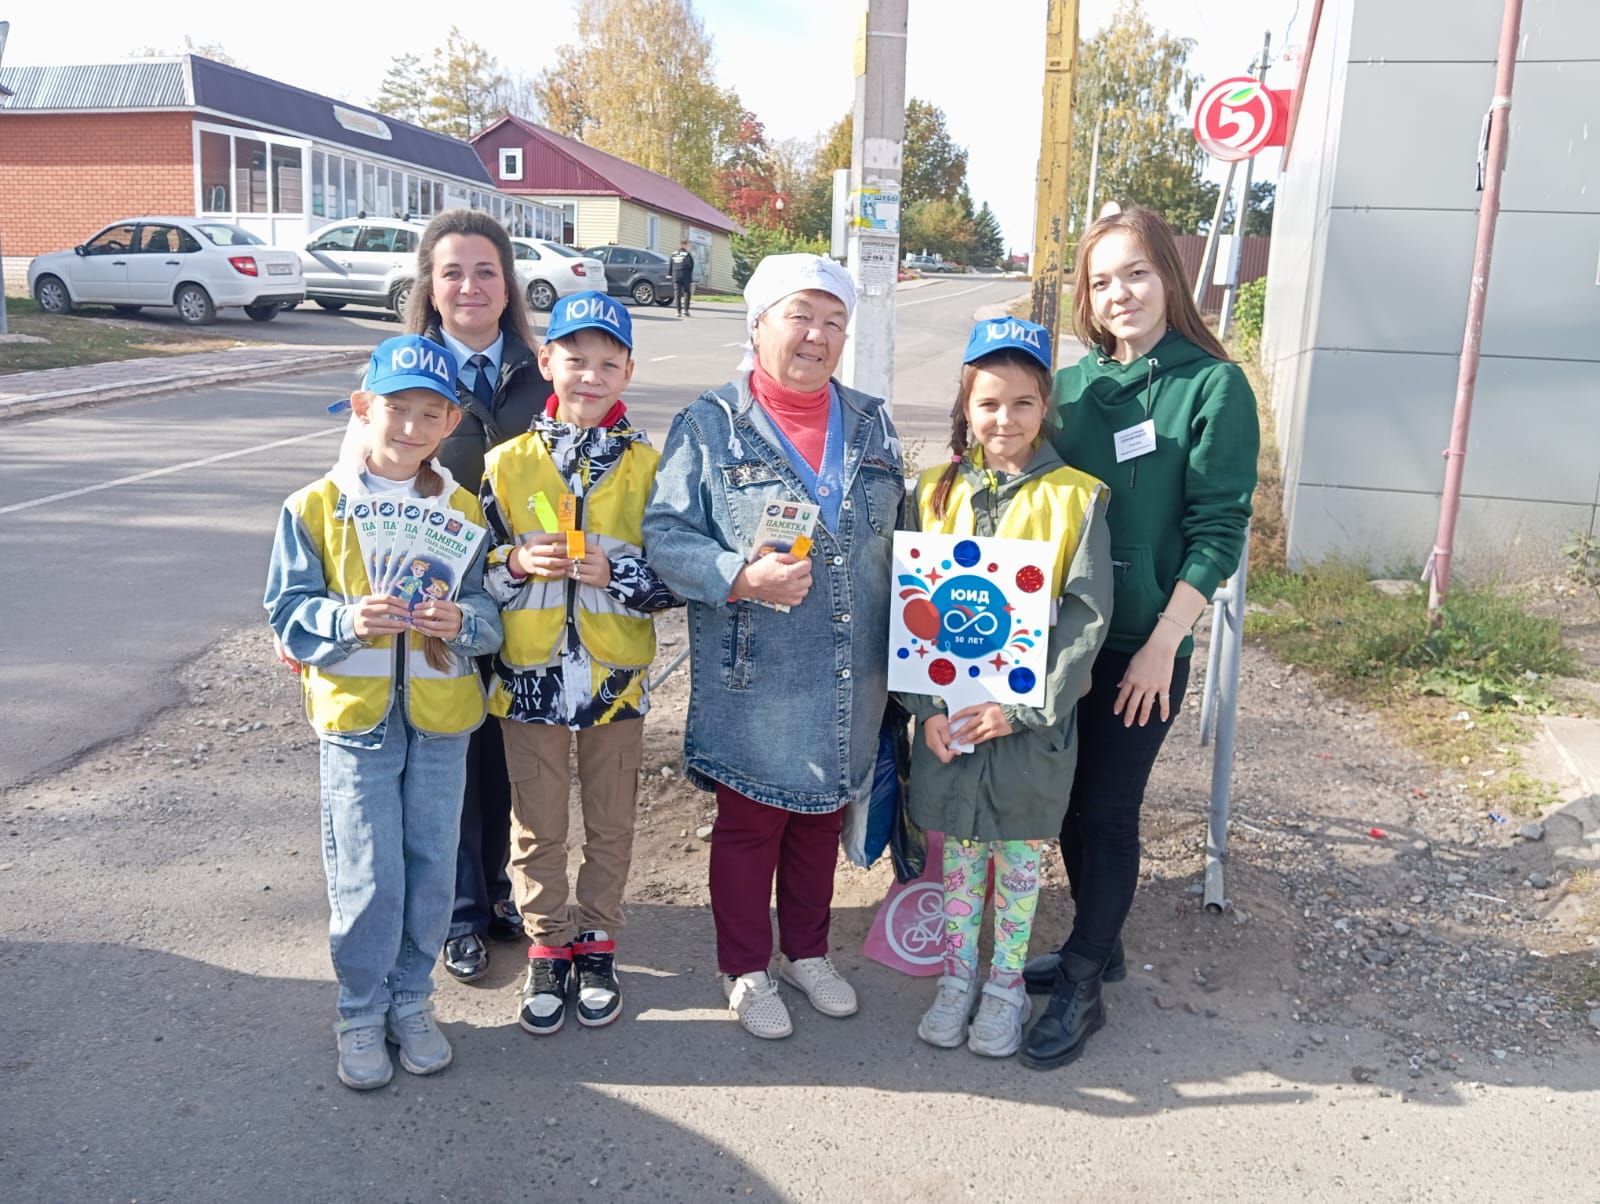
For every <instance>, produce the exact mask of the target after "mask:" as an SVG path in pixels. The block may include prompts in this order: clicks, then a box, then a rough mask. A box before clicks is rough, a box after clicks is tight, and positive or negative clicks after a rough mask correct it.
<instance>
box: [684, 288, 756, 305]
mask: <svg viewBox="0 0 1600 1204" xmlns="http://www.w3.org/2000/svg"><path fill="white" fill-rule="evenodd" d="M694 299H695V300H696V301H716V302H718V303H719V304H722V305H743V304H744V298H743V297H741V296H740V295H739V294H738V293H702V292H699V291H698V290H697V291H696V292H695V295H694Z"/></svg>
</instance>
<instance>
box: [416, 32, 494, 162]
mask: <svg viewBox="0 0 1600 1204" xmlns="http://www.w3.org/2000/svg"><path fill="white" fill-rule="evenodd" d="M427 79H428V93H429V95H428V98H427V101H426V104H425V108H424V114H425V116H426V120H425V121H424V122H423V124H424V125H426V126H427V127H428V128H429V129H431V130H438V131H439V132H440V133H441V134H450V135H451V136H452V137H456V138H463V139H465V138H471V137H472V136H473V135H474V134H476V133H478V132H479V131H480V130H483V129H484V128H486V127H487V126H488V125H489V123H490V122H492V121H494V120H495V119H496V118H498V117H499V116H500V115H501V109H500V103H499V102H500V95H501V92H502V90H503V89H504V88H505V86H506V77H505V75H504V73H503V72H502V71H501V70H500V64H499V63H497V62H496V61H495V58H494V55H492V54H490V53H489V52H488V50H486V49H485V48H484V47H482V46H480V45H478V43H476V42H474V41H471V40H469V39H468V38H466V37H464V36H463V35H462V33H461V31H460V30H459V29H457V28H456V27H455V26H453V25H452V26H451V27H450V33H449V34H448V35H447V36H446V37H445V43H444V45H443V46H440V47H438V48H436V49H435V50H434V52H433V63H432V65H431V66H430V68H429V70H428V77H427Z"/></svg>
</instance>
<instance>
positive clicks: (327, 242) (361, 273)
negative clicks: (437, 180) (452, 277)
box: [300, 217, 423, 317]
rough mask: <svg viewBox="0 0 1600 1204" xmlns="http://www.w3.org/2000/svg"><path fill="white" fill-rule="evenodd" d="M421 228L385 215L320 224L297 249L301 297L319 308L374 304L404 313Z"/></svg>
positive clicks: (400, 314) (415, 262)
mask: <svg viewBox="0 0 1600 1204" xmlns="http://www.w3.org/2000/svg"><path fill="white" fill-rule="evenodd" d="M422 230H423V227H422V226H420V225H418V224H417V223H415V222H407V221H401V220H399V219H398V218H389V217H364V218H350V219H347V220H345V221H342V222H334V223H333V224H331V225H327V226H324V227H323V228H322V229H320V230H318V231H317V232H316V233H315V234H313V235H312V236H311V238H310V240H309V241H308V242H307V243H306V245H305V249H304V250H303V251H301V252H300V271H301V273H302V275H304V276H305V282H306V299H307V300H310V301H315V302H316V303H317V304H318V305H320V306H322V308H323V309H343V308H344V307H345V306H346V305H376V306H379V307H381V308H384V309H391V310H393V311H394V313H395V316H396V317H403V316H404V315H405V311H406V299H407V298H408V297H409V296H410V295H411V281H412V280H413V279H414V278H415V277H416V273H417V244H418V243H419V242H420V241H421V239H422Z"/></svg>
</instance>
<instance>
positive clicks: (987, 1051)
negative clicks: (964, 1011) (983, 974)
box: [967, 982, 1028, 1058]
mask: <svg viewBox="0 0 1600 1204" xmlns="http://www.w3.org/2000/svg"><path fill="white" fill-rule="evenodd" d="M1027 1018H1028V992H1027V989H1026V988H1025V987H1024V986H1023V985H1022V984H1021V983H1018V984H1017V985H1016V986H1014V987H1001V986H996V985H995V984H994V983H992V982H986V983H984V984H983V997H982V999H981V1001H980V1002H979V1004H978V1014H977V1015H976V1016H974V1017H973V1018H972V1030H971V1031H970V1032H969V1033H968V1034H967V1048H968V1049H970V1050H971V1051H972V1052H973V1053H975V1054H981V1055H982V1056H983V1057H986V1058H1009V1057H1010V1056H1011V1055H1012V1054H1014V1053H1016V1052H1017V1050H1018V1049H1019V1048H1021V1046H1022V1025H1023V1022H1024V1021H1025V1020H1027Z"/></svg>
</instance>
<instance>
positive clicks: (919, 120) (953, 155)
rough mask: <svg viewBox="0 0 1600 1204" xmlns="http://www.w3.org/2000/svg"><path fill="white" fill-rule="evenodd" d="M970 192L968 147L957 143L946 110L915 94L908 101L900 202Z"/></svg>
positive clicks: (932, 199)
mask: <svg viewBox="0 0 1600 1204" xmlns="http://www.w3.org/2000/svg"><path fill="white" fill-rule="evenodd" d="M966 193H967V150H966V148H965V147H963V146H957V145H956V141H955V139H954V138H952V137H951V136H950V130H949V128H948V127H947V126H946V125H945V116H944V110H943V109H941V108H939V107H938V106H937V105H932V104H929V103H928V102H927V101H925V100H919V99H918V98H917V97H915V96H913V97H912V98H911V99H910V100H909V101H907V102H906V139H905V145H904V168H903V170H902V172H901V175H900V203H901V204H902V205H905V206H909V205H914V204H916V203H917V202H918V201H934V200H955V199H956V198H957V197H961V196H965V195H966Z"/></svg>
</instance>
